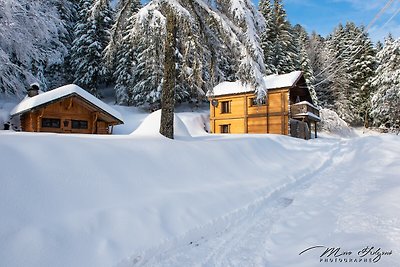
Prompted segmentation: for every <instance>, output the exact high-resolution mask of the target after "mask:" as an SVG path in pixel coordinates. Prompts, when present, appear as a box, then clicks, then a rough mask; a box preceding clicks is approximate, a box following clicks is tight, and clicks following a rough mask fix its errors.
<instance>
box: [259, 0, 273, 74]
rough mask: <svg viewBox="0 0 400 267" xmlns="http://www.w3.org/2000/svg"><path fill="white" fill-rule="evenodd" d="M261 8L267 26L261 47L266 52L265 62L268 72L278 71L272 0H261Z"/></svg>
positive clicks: (261, 36) (261, 37) (261, 38)
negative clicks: (275, 58)
mask: <svg viewBox="0 0 400 267" xmlns="http://www.w3.org/2000/svg"><path fill="white" fill-rule="evenodd" d="M259 10H260V13H261V14H262V16H263V17H264V19H265V27H264V29H263V31H262V33H261V35H260V40H261V48H262V49H263V52H264V64H265V69H266V74H272V73H276V68H275V65H274V64H273V60H274V50H273V49H272V48H273V45H274V41H273V40H272V34H273V25H274V24H273V23H274V21H273V12H272V8H271V2H270V0H261V1H260V4H259Z"/></svg>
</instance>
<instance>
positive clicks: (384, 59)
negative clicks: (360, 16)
mask: <svg viewBox="0 0 400 267" xmlns="http://www.w3.org/2000/svg"><path fill="white" fill-rule="evenodd" d="M377 59H378V62H379V66H378V68H377V69H376V71H375V76H374V77H373V78H372V86H374V87H375V88H376V92H375V93H374V94H373V97H372V101H371V108H372V111H371V117H372V118H373V120H374V121H373V123H374V125H375V126H378V127H384V128H388V129H391V130H394V131H397V133H399V132H400V71H399V66H400V39H397V40H394V39H393V37H392V36H391V35H389V36H388V37H387V38H386V40H385V45H384V47H383V49H382V50H381V51H379V52H378V54H377Z"/></svg>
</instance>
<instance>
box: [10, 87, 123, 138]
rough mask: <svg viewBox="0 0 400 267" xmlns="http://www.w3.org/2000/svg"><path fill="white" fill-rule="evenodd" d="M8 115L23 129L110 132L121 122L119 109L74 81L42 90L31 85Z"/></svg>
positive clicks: (33, 130) (55, 131) (30, 130)
mask: <svg viewBox="0 0 400 267" xmlns="http://www.w3.org/2000/svg"><path fill="white" fill-rule="evenodd" d="M10 115H11V117H16V116H19V118H20V121H21V130H22V131H26V132H53V133H82V134H111V133H112V130H113V126H114V125H117V124H122V123H123V120H122V117H121V115H120V114H119V112H117V111H116V110H114V109H113V108H111V107H110V106H108V105H107V104H105V103H104V102H103V101H101V100H100V99H98V98H96V97H95V96H93V95H91V94H90V93H88V92H86V91H85V90H83V89H82V88H80V87H79V86H77V85H74V84H70V85H66V86H62V87H60V88H56V89H53V90H51V91H48V92H44V93H43V92H40V91H39V88H38V87H37V86H32V87H31V88H30V89H29V90H28V95H27V96H26V97H25V99H24V100H22V101H21V102H20V103H19V104H18V105H17V106H16V107H15V108H14V109H13V110H12V111H11V114H10Z"/></svg>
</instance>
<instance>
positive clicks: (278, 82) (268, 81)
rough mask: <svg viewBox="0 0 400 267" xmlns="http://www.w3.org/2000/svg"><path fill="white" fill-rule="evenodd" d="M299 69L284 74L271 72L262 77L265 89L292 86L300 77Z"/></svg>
mask: <svg viewBox="0 0 400 267" xmlns="http://www.w3.org/2000/svg"><path fill="white" fill-rule="evenodd" d="M301 75H302V72H301V71H292V72H290V73H286V74H272V75H268V76H265V77H264V82H265V86H266V88H267V89H274V88H285V87H292V86H294V85H295V84H296V82H297V81H298V80H299V79H300V77H301Z"/></svg>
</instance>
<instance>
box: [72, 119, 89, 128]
mask: <svg viewBox="0 0 400 267" xmlns="http://www.w3.org/2000/svg"><path fill="white" fill-rule="evenodd" d="M71 128H72V129H77V130H87V129H89V122H88V121H85V120H71Z"/></svg>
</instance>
